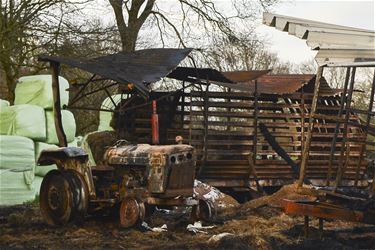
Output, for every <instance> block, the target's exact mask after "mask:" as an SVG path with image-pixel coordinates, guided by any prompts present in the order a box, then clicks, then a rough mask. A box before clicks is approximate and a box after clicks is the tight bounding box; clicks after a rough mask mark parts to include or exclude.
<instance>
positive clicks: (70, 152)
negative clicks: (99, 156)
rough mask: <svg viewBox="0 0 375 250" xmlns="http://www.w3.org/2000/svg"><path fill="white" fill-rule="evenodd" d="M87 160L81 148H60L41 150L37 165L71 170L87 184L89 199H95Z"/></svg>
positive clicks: (86, 155)
mask: <svg viewBox="0 0 375 250" xmlns="http://www.w3.org/2000/svg"><path fill="white" fill-rule="evenodd" d="M88 158H89V157H88V154H87V153H86V152H85V151H84V150H83V149H82V148H77V147H62V148H57V149H47V150H43V151H42V152H41V153H40V156H39V158H38V162H37V163H38V165H39V166H47V165H51V164H56V165H57V168H58V169H59V170H60V171H63V172H65V171H69V170H73V171H75V172H77V173H79V174H80V175H81V176H82V177H83V179H84V181H85V182H86V184H87V187H88V191H89V194H90V197H95V196H96V194H95V186H94V180H93V178H92V173H91V167H90V166H89V164H88Z"/></svg>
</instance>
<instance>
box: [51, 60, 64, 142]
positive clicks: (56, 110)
mask: <svg viewBox="0 0 375 250" xmlns="http://www.w3.org/2000/svg"><path fill="white" fill-rule="evenodd" d="M50 67H51V71H52V95H53V114H54V121H55V129H56V134H57V138H58V140H59V146H60V147H66V146H68V142H67V139H66V135H65V132H64V127H63V124H62V116H61V101H60V84H59V70H60V63H57V62H52V61H51V62H50Z"/></svg>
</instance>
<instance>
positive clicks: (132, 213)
mask: <svg viewBox="0 0 375 250" xmlns="http://www.w3.org/2000/svg"><path fill="white" fill-rule="evenodd" d="M119 214H120V226H121V227H123V228H129V227H133V226H135V225H137V224H141V223H142V222H143V221H144V219H145V206H144V203H143V202H138V201H137V200H136V199H134V198H126V199H124V200H123V201H122V202H121V206H120V211H119Z"/></svg>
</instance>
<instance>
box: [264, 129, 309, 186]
mask: <svg viewBox="0 0 375 250" xmlns="http://www.w3.org/2000/svg"><path fill="white" fill-rule="evenodd" d="M259 129H260V132H261V133H262V134H263V136H264V138H265V139H266V140H267V142H268V143H269V144H270V145H271V147H272V149H273V150H275V152H276V153H277V154H278V155H279V156H280V157H281V158H283V159H284V160H285V161H286V162H287V163H288V165H289V166H290V167H291V168H292V171H293V172H294V174H295V176H296V178H298V176H299V174H300V169H299V167H298V165H297V164H296V163H295V162H294V161H293V160H292V159H291V158H290V157H289V155H288V153H287V152H286V151H285V150H284V149H283V148H282V147H281V146H280V144H279V143H278V142H277V141H276V139H275V137H273V136H272V135H271V133H270V131H269V130H268V128H267V126H266V125H264V123H262V122H261V123H259ZM304 182H305V183H307V184H311V182H310V181H309V180H308V179H306V178H305V179H304Z"/></svg>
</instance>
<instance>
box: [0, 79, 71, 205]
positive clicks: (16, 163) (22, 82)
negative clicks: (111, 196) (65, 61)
mask: <svg viewBox="0 0 375 250" xmlns="http://www.w3.org/2000/svg"><path fill="white" fill-rule="evenodd" d="M59 81H60V95H61V105H65V104H67V103H68V100H69V94H68V92H67V91H66V89H67V88H68V87H69V84H68V82H67V80H65V79H64V78H63V77H60V78H59ZM14 103H15V105H14V106H9V105H7V103H5V102H0V104H1V106H0V205H12V204H19V203H23V202H25V201H28V200H33V199H34V197H35V194H38V193H39V187H40V184H41V181H42V179H43V176H45V175H46V174H47V172H48V171H50V170H51V169H55V168H56V166H55V165H51V166H37V165H36V161H37V159H38V157H39V155H40V153H41V151H42V150H44V149H50V148H56V147H57V146H56V145H57V144H58V138H57V135H56V129H55V124H54V113H53V97H52V77H51V75H36V76H26V77H22V78H20V79H19V82H18V84H17V87H16V91H15V102H14ZM62 123H63V127H64V131H65V133H66V137H67V140H68V142H69V143H70V144H73V145H74V143H75V133H76V124H75V120H74V116H73V114H72V113H71V112H69V111H67V110H63V111H62ZM73 145H72V146H73ZM75 146H76V145H75Z"/></svg>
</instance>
